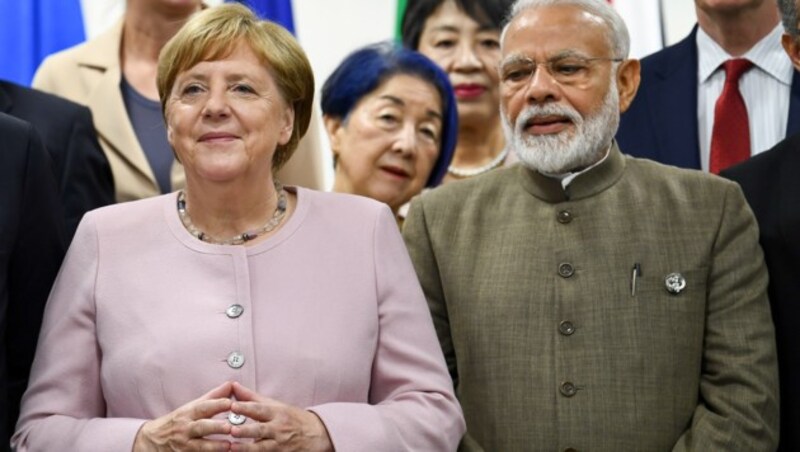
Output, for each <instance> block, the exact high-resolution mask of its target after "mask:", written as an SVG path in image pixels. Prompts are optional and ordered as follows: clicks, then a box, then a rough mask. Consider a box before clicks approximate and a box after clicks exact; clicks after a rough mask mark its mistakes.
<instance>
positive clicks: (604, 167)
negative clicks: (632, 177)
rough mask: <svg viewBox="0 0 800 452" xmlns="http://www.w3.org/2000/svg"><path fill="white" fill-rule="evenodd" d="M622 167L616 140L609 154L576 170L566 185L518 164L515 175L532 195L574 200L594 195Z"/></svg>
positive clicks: (615, 178) (614, 179)
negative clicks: (592, 163) (589, 167)
mask: <svg viewBox="0 0 800 452" xmlns="http://www.w3.org/2000/svg"><path fill="white" fill-rule="evenodd" d="M624 171H625V157H624V156H623V155H622V152H620V150H619V146H618V145H617V141H616V140H614V142H613V143H612V145H611V150H609V152H608V157H607V158H606V159H605V161H603V162H602V163H600V164H599V165H597V166H595V167H593V168H591V169H589V170H588V171H586V172H584V173H581V174H579V175H578V176H576V177H575V179H574V180H573V181H572V182H570V184H569V185H568V186H567V187H566V188H562V187H561V180H560V179H557V178H553V177H549V176H545V175H544V174H542V173H540V172H538V171H536V170H532V169H528V168H526V167H525V166H524V165H517V175H516V176H517V178H518V179H519V181H520V183H521V184H522V187H523V188H524V189H525V191H527V192H528V193H530V194H532V195H533V196H535V197H537V198H539V199H541V200H543V201H545V202H549V203H558V202H565V201H577V200H579V199H583V198H588V197H590V196H594V195H596V194H598V193H600V192H602V191H604V190H606V189H607V188H609V187H611V186H612V185H614V184H615V183H616V182H617V181H618V180H619V179H620V178H621V177H622V174H623V172H624Z"/></svg>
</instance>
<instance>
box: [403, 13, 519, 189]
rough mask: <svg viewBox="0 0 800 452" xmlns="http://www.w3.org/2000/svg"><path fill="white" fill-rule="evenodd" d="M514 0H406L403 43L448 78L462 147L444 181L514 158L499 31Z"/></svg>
mask: <svg viewBox="0 0 800 452" xmlns="http://www.w3.org/2000/svg"><path fill="white" fill-rule="evenodd" d="M512 3H513V0H408V4H407V7H406V12H405V15H404V16H403V23H402V35H403V44H404V45H405V46H406V47H408V48H410V49H415V50H418V51H419V52H420V53H422V54H424V55H425V56H427V57H429V58H430V59H432V60H433V61H435V62H436V63H437V64H438V65H439V66H441V67H442V69H444V70H445V72H447V74H448V76H449V77H450V83H451V84H452V85H453V89H454V91H455V97H456V101H457V103H458V123H459V129H458V143H457V145H456V151H455V156H454V157H453V162H452V163H451V164H450V166H449V168H448V172H447V176H446V177H445V179H444V182H450V181H453V180H458V179H464V178H467V177H472V176H477V175H479V174H483V173H485V172H487V171H490V170H492V169H494V168H497V167H499V166H502V165H504V164H510V163H512V162H513V161H515V160H516V159H515V158H514V157H513V156H511V155H509V152H508V148H507V147H506V146H505V139H504V135H503V127H502V122H501V120H500V81H499V76H498V74H497V67H498V65H499V64H500V28H501V25H502V22H503V20H504V19H505V17H506V14H507V13H508V11H509V9H510V7H511V4H512Z"/></svg>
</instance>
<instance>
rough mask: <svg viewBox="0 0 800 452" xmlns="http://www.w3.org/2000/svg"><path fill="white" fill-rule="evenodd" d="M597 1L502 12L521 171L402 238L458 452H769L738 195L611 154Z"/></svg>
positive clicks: (504, 84)
mask: <svg viewBox="0 0 800 452" xmlns="http://www.w3.org/2000/svg"><path fill="white" fill-rule="evenodd" d="M628 47H629V38H628V33H627V30H626V29H625V24H624V23H623V22H622V20H621V19H620V18H619V16H618V15H617V14H616V13H615V12H614V10H613V9H612V8H611V7H609V6H608V5H607V4H606V2H604V1H600V0H519V1H518V2H517V4H516V5H515V6H514V8H513V10H512V14H511V20H510V22H509V23H508V25H507V26H506V28H505V29H504V31H503V36H502V40H501V50H502V59H501V63H500V74H501V81H500V83H501V87H500V91H501V96H502V102H501V103H502V112H503V117H504V121H505V129H506V134H507V140H506V141H507V143H509V145H510V146H511V147H512V148H513V150H514V151H515V152H516V153H517V155H518V157H519V160H520V162H521V163H520V164H519V165H517V166H515V167H511V168H508V169H504V170H498V171H494V172H492V173H490V174H487V175H485V176H481V177H476V178H473V179H470V180H468V181H464V182H460V183H455V184H450V185H446V186H444V187H441V188H438V189H436V190H433V191H431V192H430V193H428V194H426V195H423V196H422V197H420V198H419V199H417V200H416V201H414V202H413V203H412V206H411V210H410V212H409V215H408V217H407V219H406V223H405V226H404V230H403V234H404V237H405V239H406V243H407V245H408V248H409V252H410V254H411V258H412V260H413V261H414V265H415V266H416V270H417V274H418V276H419V278H420V281H421V283H422V287H423V289H424V291H425V294H426V296H427V298H428V302H429V305H430V309H431V313H432V316H433V321H434V324H435V326H436V330H437V333H438V335H439V340H440V342H441V345H442V349H443V352H444V355H445V358H446V360H447V363H448V366H449V370H450V372H451V376H452V378H453V382H454V384H455V388H456V392H457V395H458V396H459V399H460V401H461V405H462V407H463V410H464V415H465V417H466V420H467V436H466V437H465V438H464V440H463V441H462V444H461V450H487V451H522V450H548V451H550V450H564V451H566V450H592V451H628V450H648V451H650V450H653V451H667V450H675V451H682V450H703V451H705V450H714V451H741V450H759V451H767V450H774V448H775V445H776V444H777V438H778V431H777V425H778V402H777V398H778V389H777V365H776V358H775V339H774V331H773V327H772V322H771V319H770V312H769V305H768V301H767V295H766V287H767V273H766V270H765V267H764V261H763V257H762V252H761V249H760V248H759V245H758V231H757V227H756V224H755V221H754V219H753V215H752V212H751V211H750V209H749V208H748V207H747V204H746V203H745V200H744V197H743V196H742V193H741V190H740V189H739V188H738V187H737V186H736V185H735V184H733V183H730V182H728V181H725V180H722V179H720V178H718V177H715V176H710V175H708V174H704V173H702V172H700V171H689V170H682V169H678V168H674V167H669V166H664V165H661V164H658V163H655V162H652V161H648V160H642V159H636V158H632V157H626V156H623V154H622V153H621V152H620V149H619V148H618V146H617V145H616V143H615V142H614V141H613V137H614V134H615V132H616V130H617V126H618V123H619V115H620V112H621V111H624V110H625V109H626V108H627V107H628V106H629V105H630V103H631V100H632V99H633V97H634V95H635V93H636V89H637V87H638V84H639V63H638V61H636V60H629V59H627V56H628Z"/></svg>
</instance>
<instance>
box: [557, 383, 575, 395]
mask: <svg viewBox="0 0 800 452" xmlns="http://www.w3.org/2000/svg"><path fill="white" fill-rule="evenodd" d="M559 391H561V395H563V396H565V397H572V396H574V395H575V394H577V392H578V388H577V387H575V385H574V384H572V383H570V382H568V381H565V382H564V383H561V387H560V388H559Z"/></svg>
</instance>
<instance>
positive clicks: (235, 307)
mask: <svg viewBox="0 0 800 452" xmlns="http://www.w3.org/2000/svg"><path fill="white" fill-rule="evenodd" d="M243 312H244V308H243V307H242V305H240V304H232V305H230V306H228V309H226V310H225V315H227V316H228V317H229V318H232V319H235V318H237V317H239V316H240V315H242V313H243Z"/></svg>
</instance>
